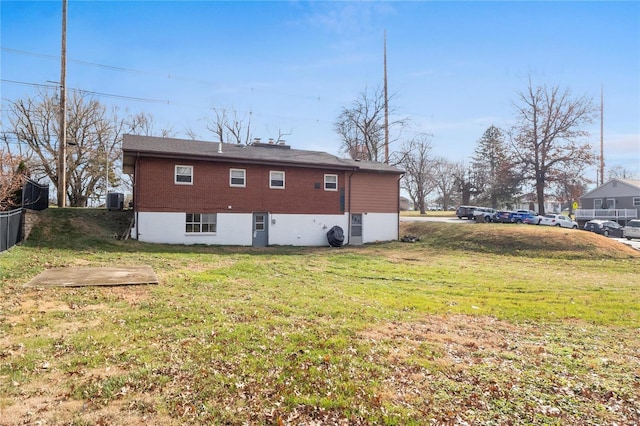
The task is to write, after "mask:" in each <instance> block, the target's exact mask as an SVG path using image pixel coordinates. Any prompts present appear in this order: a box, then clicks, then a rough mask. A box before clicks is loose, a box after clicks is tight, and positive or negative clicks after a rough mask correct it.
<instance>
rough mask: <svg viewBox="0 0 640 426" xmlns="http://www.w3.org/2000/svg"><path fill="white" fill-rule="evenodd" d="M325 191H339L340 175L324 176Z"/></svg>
mask: <svg viewBox="0 0 640 426" xmlns="http://www.w3.org/2000/svg"><path fill="white" fill-rule="evenodd" d="M324 190H325V191H337V190H338V175H324Z"/></svg>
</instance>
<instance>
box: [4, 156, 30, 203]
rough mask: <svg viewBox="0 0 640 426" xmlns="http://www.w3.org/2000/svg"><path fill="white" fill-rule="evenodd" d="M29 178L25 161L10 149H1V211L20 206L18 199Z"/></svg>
mask: <svg viewBox="0 0 640 426" xmlns="http://www.w3.org/2000/svg"><path fill="white" fill-rule="evenodd" d="M26 177H27V170H26V166H25V164H24V161H23V160H22V158H21V157H20V156H19V155H13V154H12V153H11V152H10V151H9V150H8V149H2V148H0V211H3V210H11V209H13V208H16V207H18V206H20V204H21V202H22V200H21V199H18V198H19V197H18V195H19V194H20V193H21V192H20V191H21V189H22V185H23V184H24V181H25V178H26Z"/></svg>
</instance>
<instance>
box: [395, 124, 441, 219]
mask: <svg viewBox="0 0 640 426" xmlns="http://www.w3.org/2000/svg"><path fill="white" fill-rule="evenodd" d="M430 154H431V136H430V135H427V134H419V135H417V136H416V137H414V138H413V139H411V140H410V141H407V142H405V143H404V144H403V145H402V147H401V148H400V151H399V152H397V153H395V154H394V157H395V158H394V163H397V164H398V165H399V166H400V167H402V168H403V169H404V170H405V174H404V176H403V178H402V181H401V185H402V188H403V189H404V190H405V191H407V193H408V194H409V197H411V201H413V205H414V207H415V208H419V209H420V214H425V207H426V206H425V205H426V200H427V196H428V195H429V194H430V193H431V191H433V189H434V180H433V176H432V174H431V163H432V159H431V157H430Z"/></svg>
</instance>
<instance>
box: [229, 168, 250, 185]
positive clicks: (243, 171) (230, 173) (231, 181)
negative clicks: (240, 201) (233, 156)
mask: <svg viewBox="0 0 640 426" xmlns="http://www.w3.org/2000/svg"><path fill="white" fill-rule="evenodd" d="M233 172H242V184H237V183H233ZM229 186H232V187H235V188H246V186H247V169H229Z"/></svg>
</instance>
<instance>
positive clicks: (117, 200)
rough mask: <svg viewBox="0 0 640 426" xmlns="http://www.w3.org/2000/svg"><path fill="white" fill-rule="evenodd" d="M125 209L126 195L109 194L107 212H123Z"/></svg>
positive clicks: (119, 193)
mask: <svg viewBox="0 0 640 426" xmlns="http://www.w3.org/2000/svg"><path fill="white" fill-rule="evenodd" d="M123 208H124V194H123V193H121V192H109V193H108V194H107V210H122V209H123Z"/></svg>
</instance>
